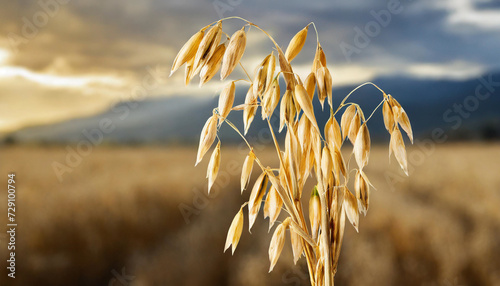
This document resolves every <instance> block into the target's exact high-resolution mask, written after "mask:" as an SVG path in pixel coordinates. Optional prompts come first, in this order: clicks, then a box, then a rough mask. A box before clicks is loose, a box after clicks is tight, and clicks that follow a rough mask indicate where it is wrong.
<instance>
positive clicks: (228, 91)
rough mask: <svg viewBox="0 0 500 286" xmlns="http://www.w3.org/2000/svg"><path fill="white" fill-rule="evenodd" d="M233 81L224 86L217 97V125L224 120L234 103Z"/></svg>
mask: <svg viewBox="0 0 500 286" xmlns="http://www.w3.org/2000/svg"><path fill="white" fill-rule="evenodd" d="M234 92H235V85H234V81H232V82H231V83H230V84H228V85H226V86H225V87H224V89H222V92H221V93H220V96H219V115H220V118H219V125H220V124H221V123H222V122H223V121H224V120H225V119H226V117H227V115H228V114H229V112H230V111H231V108H232V107H233V103H234Z"/></svg>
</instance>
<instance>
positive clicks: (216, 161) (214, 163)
mask: <svg viewBox="0 0 500 286" xmlns="http://www.w3.org/2000/svg"><path fill="white" fill-rule="evenodd" d="M219 166H220V141H219V143H217V146H215V149H214V151H213V153H212V157H210V162H209V163H208V167H207V178H208V193H209V194H210V190H211V189H212V186H213V184H214V182H215V178H217V173H218V172H219Z"/></svg>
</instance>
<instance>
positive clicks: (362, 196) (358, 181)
mask: <svg viewBox="0 0 500 286" xmlns="http://www.w3.org/2000/svg"><path fill="white" fill-rule="evenodd" d="M354 189H355V190H356V198H357V199H358V208H359V212H361V213H363V214H364V215H365V216H366V212H367V211H368V207H369V203H370V185H369V184H368V182H367V181H366V179H365V177H364V176H363V171H360V170H357V171H356V177H355V178H354Z"/></svg>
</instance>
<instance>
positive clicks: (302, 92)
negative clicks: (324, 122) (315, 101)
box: [295, 84, 319, 132]
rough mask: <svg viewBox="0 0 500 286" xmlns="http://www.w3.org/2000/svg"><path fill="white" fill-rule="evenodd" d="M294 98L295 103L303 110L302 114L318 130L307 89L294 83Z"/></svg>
mask: <svg viewBox="0 0 500 286" xmlns="http://www.w3.org/2000/svg"><path fill="white" fill-rule="evenodd" d="M295 98H296V99H297V103H298V104H299V105H300V107H301V108H302V110H303V111H304V114H305V115H306V116H307V118H308V119H309V121H311V123H312V125H313V126H314V128H316V130H318V132H319V127H318V123H317V122H316V117H315V116H314V108H313V105H312V101H311V98H310V97H309V95H308V94H307V91H306V89H305V88H304V86H303V85H299V84H297V85H295Z"/></svg>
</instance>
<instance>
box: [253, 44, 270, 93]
mask: <svg viewBox="0 0 500 286" xmlns="http://www.w3.org/2000/svg"><path fill="white" fill-rule="evenodd" d="M271 55H272V53H271V54H269V55H267V57H265V58H264V59H263V60H262V62H261V63H260V64H259V65H258V66H257V69H256V70H255V76H254V79H253V93H254V94H255V95H256V96H257V97H259V95H261V94H262V93H263V92H264V91H265V90H266V87H267V86H269V83H268V82H267V74H268V73H267V69H268V67H269V60H270V58H271Z"/></svg>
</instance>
